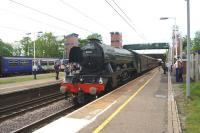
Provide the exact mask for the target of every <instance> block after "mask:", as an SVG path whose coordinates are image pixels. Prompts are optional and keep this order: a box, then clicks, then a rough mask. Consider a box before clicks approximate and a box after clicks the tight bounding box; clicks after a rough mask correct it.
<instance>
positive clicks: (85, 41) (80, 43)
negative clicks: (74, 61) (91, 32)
mask: <svg viewBox="0 0 200 133" xmlns="http://www.w3.org/2000/svg"><path fill="white" fill-rule="evenodd" d="M78 41H79V47H83V46H85V45H86V44H87V43H88V39H81V38H79V39H78Z"/></svg>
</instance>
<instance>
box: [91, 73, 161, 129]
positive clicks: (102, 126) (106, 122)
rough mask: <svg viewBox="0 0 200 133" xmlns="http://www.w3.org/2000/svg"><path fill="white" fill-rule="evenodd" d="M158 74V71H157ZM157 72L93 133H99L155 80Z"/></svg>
mask: <svg viewBox="0 0 200 133" xmlns="http://www.w3.org/2000/svg"><path fill="white" fill-rule="evenodd" d="M157 72H158V71H157ZM157 72H156V73H155V74H154V75H153V76H152V77H151V78H150V79H149V80H147V82H145V84H144V85H143V86H141V87H140V88H139V89H138V90H137V91H136V92H135V93H134V94H133V95H132V96H131V97H129V98H128V99H127V100H126V101H125V102H124V103H123V104H122V105H121V106H120V107H119V108H118V109H117V110H116V111H115V112H114V113H112V114H111V115H110V116H109V117H108V118H107V119H106V120H105V121H104V122H103V123H102V124H101V125H99V126H98V127H97V128H96V129H95V130H94V131H93V133H99V132H100V131H101V130H102V129H103V128H104V127H106V125H107V124H108V123H110V121H111V120H112V119H113V118H114V117H115V116H116V115H117V114H118V113H119V112H120V111H121V110H122V109H123V108H124V107H125V106H126V105H127V104H128V103H129V102H130V101H131V100H132V99H133V98H134V97H135V96H136V95H137V94H138V93H139V92H140V91H141V90H142V89H143V88H144V87H145V86H146V85H147V84H148V83H149V82H150V81H151V80H152V79H153V78H154V76H155V75H156V74H157Z"/></svg>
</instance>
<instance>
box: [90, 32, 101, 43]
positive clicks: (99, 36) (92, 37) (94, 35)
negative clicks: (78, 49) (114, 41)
mask: <svg viewBox="0 0 200 133" xmlns="http://www.w3.org/2000/svg"><path fill="white" fill-rule="evenodd" d="M87 39H99V40H100V41H102V36H101V35H100V34H98V33H93V34H91V35H89V36H88V37H87Z"/></svg>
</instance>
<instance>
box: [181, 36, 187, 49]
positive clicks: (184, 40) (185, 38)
mask: <svg viewBox="0 0 200 133" xmlns="http://www.w3.org/2000/svg"><path fill="white" fill-rule="evenodd" d="M182 44H183V51H186V49H187V36H184V37H183V42H182Z"/></svg>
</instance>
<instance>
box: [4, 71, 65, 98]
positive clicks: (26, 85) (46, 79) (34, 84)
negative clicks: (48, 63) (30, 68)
mask: <svg viewBox="0 0 200 133" xmlns="http://www.w3.org/2000/svg"><path fill="white" fill-rule="evenodd" d="M54 75H55V73H51V74H38V75H37V79H36V80H35V79H33V75H25V76H17V77H6V78H0V80H1V81H2V83H0V95H3V94H7V93H13V92H17V91H22V90H28V89H33V88H38V87H43V86H48V85H53V84H58V83H61V82H62V80H63V78H64V76H63V74H62V75H61V76H60V77H59V80H55V76H54ZM18 79H21V81H20V80H19V81H15V80H18ZM6 80H7V81H9V82H10V83H9V82H8V83H3V82H4V81H5V82H6ZM23 80H24V81H23ZM12 81H13V82H12Z"/></svg>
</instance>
